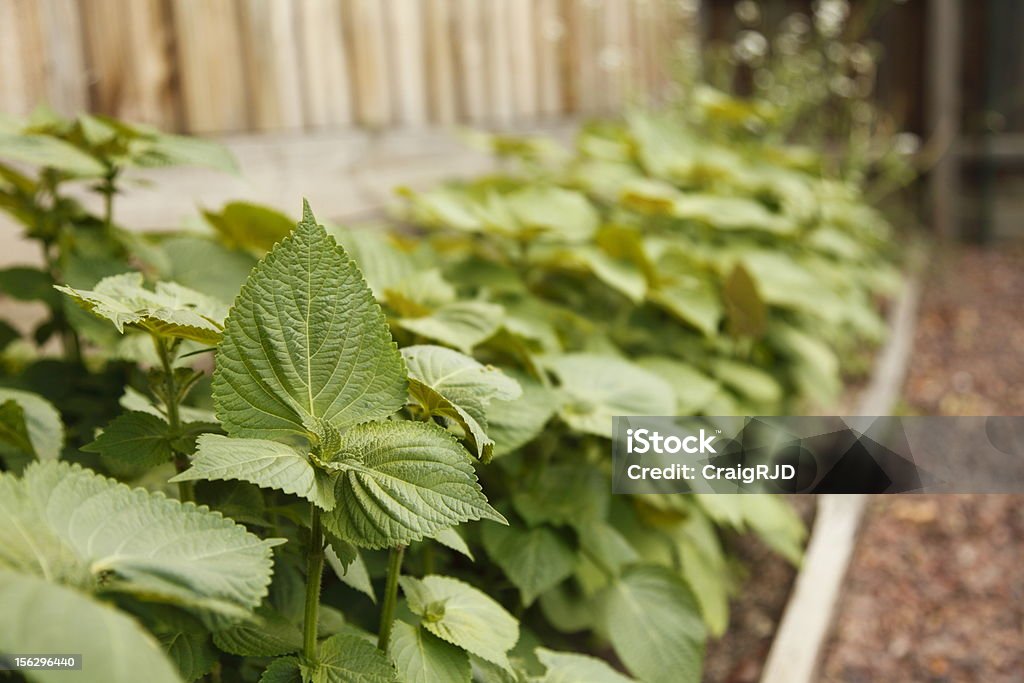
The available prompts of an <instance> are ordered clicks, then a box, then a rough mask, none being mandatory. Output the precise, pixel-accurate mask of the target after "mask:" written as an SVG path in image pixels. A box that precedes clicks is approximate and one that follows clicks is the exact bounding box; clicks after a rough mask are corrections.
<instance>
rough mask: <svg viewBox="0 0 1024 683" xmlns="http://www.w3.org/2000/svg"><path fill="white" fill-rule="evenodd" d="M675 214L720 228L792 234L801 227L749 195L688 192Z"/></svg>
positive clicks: (682, 198) (675, 205)
mask: <svg viewBox="0 0 1024 683" xmlns="http://www.w3.org/2000/svg"><path fill="white" fill-rule="evenodd" d="M672 215H673V216H675V217H676V218H684V219H687V220H694V221H698V222H700V223H704V224H705V225H709V226H711V227H713V228H715V229H716V230H759V231H763V232H769V233H773V234H775V235H791V234H793V233H794V232H795V231H796V229H797V227H798V226H797V224H796V222H795V221H793V220H792V219H790V218H788V217H786V216H783V215H780V214H775V213H772V212H771V211H769V210H768V209H766V208H765V207H764V205H763V204H761V203H760V202H758V201H756V200H754V199H747V198H746V197H719V196H715V195H706V194H684V195H682V196H681V197H679V198H678V199H676V201H675V204H674V205H673V207H672Z"/></svg>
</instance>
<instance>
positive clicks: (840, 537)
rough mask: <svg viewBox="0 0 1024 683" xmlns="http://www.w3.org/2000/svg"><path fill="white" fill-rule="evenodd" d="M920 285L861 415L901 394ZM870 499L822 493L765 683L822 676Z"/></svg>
mask: <svg viewBox="0 0 1024 683" xmlns="http://www.w3.org/2000/svg"><path fill="white" fill-rule="evenodd" d="M920 289H921V284H920V278H919V277H918V275H916V274H911V275H910V276H908V278H907V280H906V283H905V285H904V288H903V292H902V293H901V295H900V298H899V300H898V302H897V304H896V306H895V308H894V309H893V310H892V313H891V315H890V330H891V332H890V335H891V336H890V337H889V340H888V342H887V343H886V345H885V347H884V348H883V349H882V352H881V353H880V354H879V358H878V364H877V365H876V368H875V372H874V374H873V376H872V378H871V382H870V384H868V386H867V388H866V389H865V390H864V391H863V393H862V394H861V396H860V398H859V400H858V406H857V410H856V414H858V415H865V416H876V415H888V414H890V411H891V410H892V408H893V406H894V405H895V404H896V401H897V400H898V399H899V396H900V391H901V389H902V386H903V379H904V375H905V374H906V369H907V360H908V358H909V357H910V352H911V350H912V348H913V342H914V329H915V326H916V320H917V306H918V300H919V298H920ZM868 500H869V496H868V495H866V494H824V495H821V496H820V497H819V500H818V509H817V514H816V515H815V518H814V526H813V528H812V530H811V537H810V540H809V542H808V544H807V550H806V553H805V555H804V560H803V564H802V566H801V569H800V573H799V574H798V575H797V578H796V583H795V585H794V587H793V593H792V595H791V596H790V599H789V602H788V603H787V605H786V609H785V612H784V613H783V615H782V621H781V622H780V623H779V628H778V630H777V631H776V633H775V640H774V641H773V643H772V647H771V650H770V651H769V652H768V659H767V661H766V662H765V667H764V669H763V671H762V674H761V683H814V681H815V680H816V676H817V673H818V667H819V665H820V663H821V659H822V654H823V650H824V647H825V643H826V642H827V640H828V636H829V633H830V632H831V629H832V624H833V622H834V620H835V616H836V606H837V605H838V602H839V595H840V592H841V590H842V587H843V579H844V578H845V576H846V570H847V567H848V566H849V564H850V560H851V558H852V556H853V549H854V546H855V544H856V540H857V531H858V529H859V528H860V523H861V520H862V519H863V517H864V511H865V509H866V508H867V503H868Z"/></svg>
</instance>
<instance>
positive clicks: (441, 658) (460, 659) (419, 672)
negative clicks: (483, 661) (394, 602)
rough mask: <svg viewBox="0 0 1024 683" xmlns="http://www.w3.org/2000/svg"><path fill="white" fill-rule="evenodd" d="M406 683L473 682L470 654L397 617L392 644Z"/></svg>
mask: <svg viewBox="0 0 1024 683" xmlns="http://www.w3.org/2000/svg"><path fill="white" fill-rule="evenodd" d="M388 654H389V655H390V656H391V661H392V662H394V663H395V668H396V669H397V670H398V680H399V681H401V682H402V683H435V682H436V681H444V682H445V683H448V682H449V681H450V682H451V683H460V682H461V683H469V680H470V677H471V673H472V672H471V670H470V666H469V656H468V655H466V652H465V651H464V650H460V649H459V648H457V647H455V646H453V645H451V644H449V643H446V642H445V641H443V640H441V639H440V638H438V637H437V636H435V635H433V634H431V633H430V632H429V631H427V630H426V629H423V628H420V627H417V626H411V625H409V624H407V623H405V622H404V621H396V622H395V623H394V626H393V627H392V631H391V644H390V646H389V648H388Z"/></svg>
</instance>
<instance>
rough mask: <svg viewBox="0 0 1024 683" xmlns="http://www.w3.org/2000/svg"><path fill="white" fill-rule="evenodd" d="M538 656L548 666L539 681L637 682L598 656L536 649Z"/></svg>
mask: <svg viewBox="0 0 1024 683" xmlns="http://www.w3.org/2000/svg"><path fill="white" fill-rule="evenodd" d="M536 653H537V658H538V659H539V660H540V662H541V664H543V665H544V666H546V667H547V671H546V672H545V673H544V676H542V677H541V678H540V679H538V681H537V683H636V681H634V680H633V679H632V678H630V677H628V676H623V675H622V674H620V673H619V672H618V671H616V670H615V669H613V668H611V667H610V666H608V664H607V663H606V662H604V661H603V660H600V659H598V658H596V657H590V656H588V655H581V654H577V653H575V652H555V651H554V650H548V649H547V648H543V647H538V648H537V649H536Z"/></svg>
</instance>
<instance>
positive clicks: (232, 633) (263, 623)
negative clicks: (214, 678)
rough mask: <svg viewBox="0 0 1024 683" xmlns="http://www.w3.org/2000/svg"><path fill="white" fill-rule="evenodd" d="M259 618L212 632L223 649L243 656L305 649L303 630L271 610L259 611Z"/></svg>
mask: <svg viewBox="0 0 1024 683" xmlns="http://www.w3.org/2000/svg"><path fill="white" fill-rule="evenodd" d="M257 617H258V619H257V620H255V621H253V622H251V623H244V624H239V625H237V626H233V627H231V628H229V629H224V630H221V631H218V632H216V633H214V634H213V642H215V643H216V644H217V647H219V648H220V649H221V650H223V651H224V652H228V653H230V654H233V655H239V656H241V657H276V656H278V655H286V654H290V653H292V652H298V651H299V650H300V649H301V648H302V629H300V628H299V627H298V626H296V625H295V624H293V623H292V622H290V621H288V619H286V618H285V617H284V616H282V615H281V614H280V613H278V612H275V611H273V610H270V609H262V608H261V609H260V610H258V611H257Z"/></svg>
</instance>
